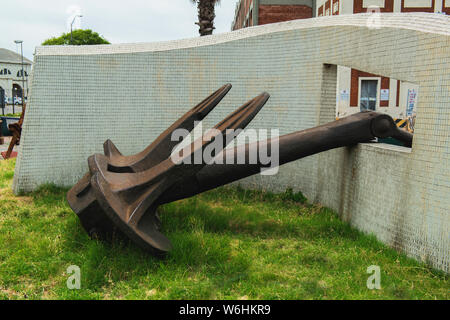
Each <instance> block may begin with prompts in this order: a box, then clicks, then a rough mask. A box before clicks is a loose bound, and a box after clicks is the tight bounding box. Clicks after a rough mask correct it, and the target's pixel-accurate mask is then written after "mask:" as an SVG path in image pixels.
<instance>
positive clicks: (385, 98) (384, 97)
mask: <svg viewBox="0 0 450 320" xmlns="http://www.w3.org/2000/svg"><path fill="white" fill-rule="evenodd" d="M380 100H381V101H388V100H389V89H381V94H380Z"/></svg>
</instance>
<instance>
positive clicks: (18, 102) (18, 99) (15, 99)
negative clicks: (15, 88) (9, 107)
mask: <svg viewBox="0 0 450 320" xmlns="http://www.w3.org/2000/svg"><path fill="white" fill-rule="evenodd" d="M14 104H22V97H17V96H16V97H14Z"/></svg>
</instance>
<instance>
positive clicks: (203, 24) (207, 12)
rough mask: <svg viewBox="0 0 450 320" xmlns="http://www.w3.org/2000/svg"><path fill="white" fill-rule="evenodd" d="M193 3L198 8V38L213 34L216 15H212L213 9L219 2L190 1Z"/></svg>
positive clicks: (205, 0) (209, 0)
mask: <svg viewBox="0 0 450 320" xmlns="http://www.w3.org/2000/svg"><path fill="white" fill-rule="evenodd" d="M191 1H192V2H193V3H196V4H197V8H198V22H196V23H195V24H197V25H198V26H199V30H198V32H199V33H200V36H207V35H210V34H212V33H213V30H214V29H215V28H214V18H215V17H216V14H215V13H214V7H215V6H216V4H218V3H219V2H220V0H191Z"/></svg>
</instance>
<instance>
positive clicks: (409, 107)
mask: <svg viewBox="0 0 450 320" xmlns="http://www.w3.org/2000/svg"><path fill="white" fill-rule="evenodd" d="M418 98H419V86H418V85H417V84H415V83H412V82H408V81H401V80H398V79H393V78H389V77H386V76H384V75H380V74H372V73H369V72H366V71H363V70H357V69H354V68H348V67H344V66H337V82H336V118H343V117H346V116H349V115H351V114H354V113H357V112H360V111H364V110H371V111H376V112H381V113H386V114H388V115H390V116H391V117H392V118H393V119H394V121H395V123H396V124H397V126H398V127H399V128H401V129H403V130H406V131H408V132H410V133H414V125H415V121H416V110H417V101H418ZM383 142H386V143H391V144H398V145H401V144H400V143H398V142H396V141H393V139H386V140H383Z"/></svg>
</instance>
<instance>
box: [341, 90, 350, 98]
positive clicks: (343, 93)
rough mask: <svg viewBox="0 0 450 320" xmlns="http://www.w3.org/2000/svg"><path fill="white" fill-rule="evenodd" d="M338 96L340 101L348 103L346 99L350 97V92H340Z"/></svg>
mask: <svg viewBox="0 0 450 320" xmlns="http://www.w3.org/2000/svg"><path fill="white" fill-rule="evenodd" d="M340 96H341V97H340V98H341V101H348V99H349V97H350V90H348V89H344V90H341V92H340Z"/></svg>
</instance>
